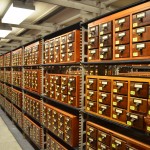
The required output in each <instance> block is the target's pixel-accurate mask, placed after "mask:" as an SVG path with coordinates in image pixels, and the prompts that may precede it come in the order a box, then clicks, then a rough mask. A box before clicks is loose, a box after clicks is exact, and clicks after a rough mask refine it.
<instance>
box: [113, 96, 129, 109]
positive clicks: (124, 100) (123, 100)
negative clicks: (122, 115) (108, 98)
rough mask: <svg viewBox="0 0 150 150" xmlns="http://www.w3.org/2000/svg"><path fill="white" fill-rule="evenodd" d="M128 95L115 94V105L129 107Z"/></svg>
mask: <svg viewBox="0 0 150 150" xmlns="http://www.w3.org/2000/svg"><path fill="white" fill-rule="evenodd" d="M127 105H128V97H127V96H123V95H116V94H113V106H116V107H119V108H123V109H127Z"/></svg>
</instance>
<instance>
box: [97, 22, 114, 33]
mask: <svg viewBox="0 0 150 150" xmlns="http://www.w3.org/2000/svg"><path fill="white" fill-rule="evenodd" d="M99 28H100V31H99V32H100V33H99V34H100V35H103V34H109V33H112V21H110V22H107V23H103V24H100V26H99Z"/></svg>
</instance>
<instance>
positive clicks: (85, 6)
mask: <svg viewBox="0 0 150 150" xmlns="http://www.w3.org/2000/svg"><path fill="white" fill-rule="evenodd" d="M20 1H25V0H20ZM26 1H33V2H34V5H35V12H34V13H33V14H32V15H31V16H29V17H28V18H27V19H26V20H24V21H23V22H22V23H21V24H20V25H11V26H12V32H11V33H10V34H9V35H8V36H7V37H6V38H4V39H0V54H4V53H6V52H8V51H10V50H13V49H16V48H17V47H19V46H21V45H24V44H26V43H28V42H31V41H33V40H35V39H37V38H38V37H39V36H45V35H47V34H50V33H52V32H54V31H57V30H58V29H61V28H63V27H65V26H69V25H71V24H74V23H76V22H79V21H87V20H89V19H92V18H94V17H96V16H98V15H101V14H104V13H107V12H110V11H113V10H115V9H118V8H121V7H124V6H127V5H129V4H132V3H135V2H138V1H140V0H26ZM11 2H12V0H0V18H2V17H3V15H4V12H5V10H6V9H7V7H8V6H9V5H10V3H11ZM102 4H103V5H102ZM102 6H105V7H102Z"/></svg>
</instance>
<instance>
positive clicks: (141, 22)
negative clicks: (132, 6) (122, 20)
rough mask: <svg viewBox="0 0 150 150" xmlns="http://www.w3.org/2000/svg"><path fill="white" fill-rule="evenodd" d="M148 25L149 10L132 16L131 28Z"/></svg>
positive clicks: (149, 21)
mask: <svg viewBox="0 0 150 150" xmlns="http://www.w3.org/2000/svg"><path fill="white" fill-rule="evenodd" d="M149 24H150V10H146V11H142V12H138V13H137V14H134V15H133V28H135V27H140V26H145V25H149Z"/></svg>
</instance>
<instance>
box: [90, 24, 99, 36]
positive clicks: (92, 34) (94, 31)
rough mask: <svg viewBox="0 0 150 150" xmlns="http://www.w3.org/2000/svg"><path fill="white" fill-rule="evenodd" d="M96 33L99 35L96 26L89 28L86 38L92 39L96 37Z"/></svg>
mask: <svg viewBox="0 0 150 150" xmlns="http://www.w3.org/2000/svg"><path fill="white" fill-rule="evenodd" d="M98 33H99V29H98V26H94V27H90V28H89V30H88V37H89V38H92V37H95V36H98Z"/></svg>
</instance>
